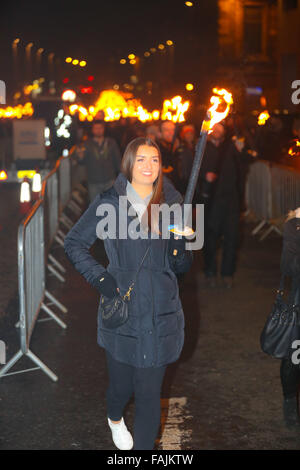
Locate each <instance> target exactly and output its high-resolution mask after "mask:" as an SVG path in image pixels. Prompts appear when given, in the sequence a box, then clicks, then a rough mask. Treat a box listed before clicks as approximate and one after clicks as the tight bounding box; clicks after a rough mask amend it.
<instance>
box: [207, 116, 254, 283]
mask: <svg viewBox="0 0 300 470" xmlns="http://www.w3.org/2000/svg"><path fill="white" fill-rule="evenodd" d="M218 126H221V127H222V125H221V124H218ZM250 160H251V157H250V156H249V154H248V152H247V150H246V149H245V147H244V144H241V142H240V141H237V140H232V139H225V140H224V142H223V144H222V146H221V147H220V150H219V161H218V165H217V168H216V170H217V179H216V182H215V188H214V191H213V195H212V198H211V205H210V210H209V215H208V218H207V220H206V231H205V236H206V239H205V240H204V260H205V274H206V276H207V277H211V278H214V279H215V278H216V276H217V264H216V252H217V244H218V241H219V239H220V237H223V243H222V244H223V253H222V264H221V277H222V285H223V287H226V288H231V287H232V285H233V275H234V272H235V267H236V254H237V248H238V236H239V219H240V207H241V201H242V197H243V181H244V180H243V177H242V175H243V167H244V166H245V165H248V163H249V161H250Z"/></svg>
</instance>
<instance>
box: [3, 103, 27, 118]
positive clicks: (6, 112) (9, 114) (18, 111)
mask: <svg viewBox="0 0 300 470" xmlns="http://www.w3.org/2000/svg"><path fill="white" fill-rule="evenodd" d="M32 115H33V107H32V103H26V104H24V106H22V105H21V104H18V106H14V107H12V106H8V107H7V108H0V119H1V118H10V119H12V118H17V119H21V118H22V117H23V116H32Z"/></svg>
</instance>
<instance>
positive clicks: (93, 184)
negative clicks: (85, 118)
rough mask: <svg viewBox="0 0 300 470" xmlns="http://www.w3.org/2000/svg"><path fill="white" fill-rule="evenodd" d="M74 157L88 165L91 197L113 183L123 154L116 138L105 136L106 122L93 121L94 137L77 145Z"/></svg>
mask: <svg viewBox="0 0 300 470" xmlns="http://www.w3.org/2000/svg"><path fill="white" fill-rule="evenodd" d="M72 155H73V157H74V158H76V159H77V160H78V162H79V163H81V164H84V165H85V166H86V171H87V181H88V192H89V199H90V202H92V201H93V200H94V199H95V197H96V195H97V194H98V193H99V192H103V191H105V190H106V189H108V188H109V187H110V186H112V185H113V183H114V180H115V179H116V176H117V175H118V173H119V171H120V163H121V155H120V150H119V147H118V145H117V143H116V141H115V140H114V139H112V138H111V137H106V136H105V122H104V121H97V120H95V121H93V123H92V138H90V139H87V140H86V141H85V142H84V143H83V144H81V145H79V146H77V147H76V148H75V150H74V152H73V154H72Z"/></svg>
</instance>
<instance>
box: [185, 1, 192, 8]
mask: <svg viewBox="0 0 300 470" xmlns="http://www.w3.org/2000/svg"><path fill="white" fill-rule="evenodd" d="M185 4H186V6H187V7H192V6H193V5H194V4H193V2H185Z"/></svg>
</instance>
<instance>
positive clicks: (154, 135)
mask: <svg viewBox="0 0 300 470" xmlns="http://www.w3.org/2000/svg"><path fill="white" fill-rule="evenodd" d="M146 136H147V137H149V139H151V140H153V141H154V142H157V141H158V140H159V137H160V132H159V127H158V125H157V124H150V125H149V126H147V127H146Z"/></svg>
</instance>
